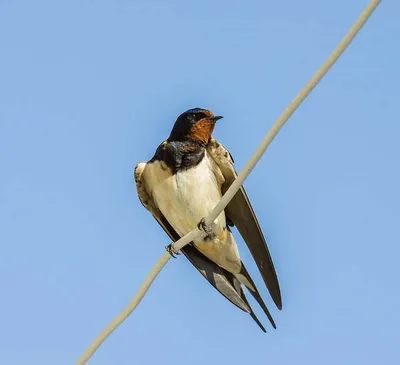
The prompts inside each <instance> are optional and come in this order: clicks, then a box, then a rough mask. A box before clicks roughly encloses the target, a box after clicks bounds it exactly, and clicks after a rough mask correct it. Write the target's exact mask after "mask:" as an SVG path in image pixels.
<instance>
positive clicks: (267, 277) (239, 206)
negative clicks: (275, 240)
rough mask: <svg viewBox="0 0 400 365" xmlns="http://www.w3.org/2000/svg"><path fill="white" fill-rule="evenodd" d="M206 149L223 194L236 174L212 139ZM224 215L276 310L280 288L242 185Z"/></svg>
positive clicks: (221, 149) (222, 151)
mask: <svg viewBox="0 0 400 365" xmlns="http://www.w3.org/2000/svg"><path fill="white" fill-rule="evenodd" d="M207 151H208V152H209V154H210V155H211V156H212V157H213V159H214V160H215V162H216V163H217V165H218V167H219V168H220V170H221V172H222V175H223V176H224V178H225V182H224V183H223V185H222V194H225V192H226V191H227V190H228V188H229V187H230V186H231V184H232V182H233V181H234V180H235V179H236V176H237V173H236V171H235V168H234V166H233V160H232V157H231V155H230V153H229V151H228V150H226V149H225V148H224V147H223V146H222V145H221V144H220V143H218V142H217V141H216V140H215V139H212V140H211V142H210V144H209V145H208V147H207ZM225 215H226V216H227V221H228V222H229V223H233V224H234V225H235V226H236V228H237V229H238V231H239V233H240V234H241V236H242V237H243V240H244V241H245V242H246V244H247V246H248V247H249V250H250V252H251V254H252V256H253V258H254V260H255V262H256V264H257V266H258V269H259V270H260V273H261V276H262V277H263V279H264V282H265V285H266V286H267V288H268V290H269V293H270V294H271V297H272V299H273V300H274V302H275V304H276V306H277V307H278V309H282V298H281V291H280V288H279V283H278V277H277V275H276V272H275V268H274V264H273V262H272V258H271V255H270V253H269V250H268V246H267V243H266V242H265V239H264V235H263V233H262V231H261V228H260V225H259V223H258V220H257V217H256V215H255V214H254V211H253V208H252V206H251V203H250V201H249V198H248V197H247V194H246V192H245V190H244V188H243V186H242V187H241V188H240V190H239V191H238V192H237V194H236V195H235V196H234V198H233V199H232V200H231V202H230V203H229V204H228V206H227V207H226V208H225Z"/></svg>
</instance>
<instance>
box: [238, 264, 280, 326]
mask: <svg viewBox="0 0 400 365" xmlns="http://www.w3.org/2000/svg"><path fill="white" fill-rule="evenodd" d="M235 277H236V278H237V279H238V281H240V283H242V284H243V285H244V286H245V287H246V288H247V290H248V291H249V292H250V294H251V295H252V296H253V298H254V299H255V300H256V301H257V303H258V304H259V305H260V307H261V308H262V309H263V311H264V313H265V314H266V315H267V317H268V319H269V321H270V322H271V325H272V327H274V328H275V329H276V324H275V321H274V319H273V318H272V316H271V313H270V312H269V310H268V308H267V306H266V305H265V303H264V301H263V299H262V298H261V295H260V293H259V292H258V290H257V287H256V285H255V284H254V281H253V279H252V278H251V276H250V274H249V273H248V271H247V269H246V267H245V266H244V264H243V262H242V270H241V272H240V273H239V274H235ZM247 304H248V303H247Z"/></svg>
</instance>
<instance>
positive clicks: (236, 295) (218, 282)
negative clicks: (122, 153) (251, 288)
mask: <svg viewBox="0 0 400 365" xmlns="http://www.w3.org/2000/svg"><path fill="white" fill-rule="evenodd" d="M144 168H145V164H144V163H143V164H138V165H137V166H136V168H135V182H136V188H137V191H138V196H139V199H140V201H141V203H142V204H143V206H144V207H145V208H146V209H147V210H149V211H150V213H151V214H152V215H153V217H154V218H155V219H156V221H157V222H158V223H159V224H160V226H161V227H162V228H163V229H164V231H165V232H166V233H167V235H168V236H169V238H170V239H171V240H172V241H174V242H176V241H177V240H178V239H179V238H180V236H179V235H178V233H177V232H176V231H175V230H174V229H173V227H172V226H171V225H170V224H169V222H168V221H167V219H166V218H165V217H164V215H163V214H162V213H161V211H160V210H159V209H158V208H156V207H155V205H154V204H153V202H152V199H151V197H150V196H149V195H148V194H147V192H146V189H145V187H144V184H143V181H142V179H141V175H142V172H143V170H144ZM181 251H182V253H183V254H184V255H185V256H186V258H187V259H188V260H189V261H190V262H191V263H192V264H193V266H194V267H195V268H196V269H197V270H198V271H199V272H200V274H202V275H203V276H204V278H206V279H207V281H208V282H209V283H210V284H211V285H212V286H213V287H214V288H215V289H217V290H218V291H219V292H220V293H221V294H222V295H223V296H224V297H225V298H226V299H228V300H229V301H230V302H231V303H232V304H234V305H235V306H237V307H238V308H240V309H241V310H243V311H245V312H247V313H249V314H250V315H251V317H252V318H253V319H254V321H255V322H256V323H257V324H258V325H259V327H260V328H261V329H262V330H263V331H264V332H266V330H265V328H264V326H263V325H262V324H261V322H260V321H259V320H258V318H257V317H256V315H255V314H254V312H253V310H252V308H251V307H250V304H249V303H248V301H247V299H246V297H245V295H244V292H243V289H242V287H241V285H240V282H239V281H238V280H237V279H236V278H235V277H234V276H233V275H232V274H231V273H229V272H227V271H226V270H224V269H223V268H221V267H219V266H218V265H217V264H215V263H214V262H213V261H211V260H210V259H208V258H207V257H206V256H204V255H203V254H202V253H201V252H199V251H198V250H197V249H196V248H195V247H194V246H193V245H191V243H189V244H188V245H186V246H185V247H183V248H182V249H181Z"/></svg>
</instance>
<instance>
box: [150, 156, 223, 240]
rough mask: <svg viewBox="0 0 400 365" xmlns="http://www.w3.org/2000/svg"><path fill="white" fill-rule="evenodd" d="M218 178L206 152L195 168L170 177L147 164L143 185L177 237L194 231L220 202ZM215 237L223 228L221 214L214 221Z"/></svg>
mask: <svg viewBox="0 0 400 365" xmlns="http://www.w3.org/2000/svg"><path fill="white" fill-rule="evenodd" d="M222 179H223V178H222V175H221V172H220V170H219V168H218V166H217V165H216V164H215V162H214V160H213V159H212V158H211V157H210V156H208V154H207V152H206V154H205V156H204V158H203V160H202V161H201V162H200V163H199V164H198V165H197V166H195V167H192V168H190V169H187V170H183V171H180V172H178V173H176V174H175V175H173V176H171V174H170V173H168V172H167V171H166V170H165V168H164V169H163V165H162V163H161V162H154V163H152V164H148V165H147V167H146V171H145V181H146V185H147V189H148V190H149V193H150V194H151V195H152V197H153V200H154V202H155V203H156V205H157V206H158V208H159V209H160V211H161V212H162V213H163V215H164V216H165V217H166V218H167V220H168V221H169V223H170V224H171V225H172V227H173V228H174V229H175V230H176V231H177V233H178V234H179V235H181V236H183V235H185V234H186V233H188V232H190V231H191V230H192V229H194V228H196V226H197V224H198V223H199V221H200V220H201V218H203V217H206V216H207V215H208V214H209V213H210V212H211V210H212V209H213V208H214V206H215V205H216V204H217V203H218V201H219V200H220V199H221V183H222ZM215 224H216V227H214V230H216V232H215V233H218V232H220V231H221V230H222V229H223V228H224V227H225V225H226V223H225V214H224V213H221V215H220V216H219V217H218V218H217V219H216V221H215Z"/></svg>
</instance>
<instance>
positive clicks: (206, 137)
mask: <svg viewBox="0 0 400 365" xmlns="http://www.w3.org/2000/svg"><path fill="white" fill-rule="evenodd" d="M221 118H222V117H221V116H215V115H214V114H213V113H212V112H210V111H209V110H207V109H201V108H193V109H189V110H186V111H185V112H184V113H182V114H181V115H180V116H179V117H178V119H177V120H176V122H175V124H174V127H173V128H172V131H171V134H170V136H169V138H168V141H193V142H196V143H200V144H207V143H208V142H210V139H211V134H212V132H213V130H214V126H215V122H216V121H217V120H218V119H221Z"/></svg>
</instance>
